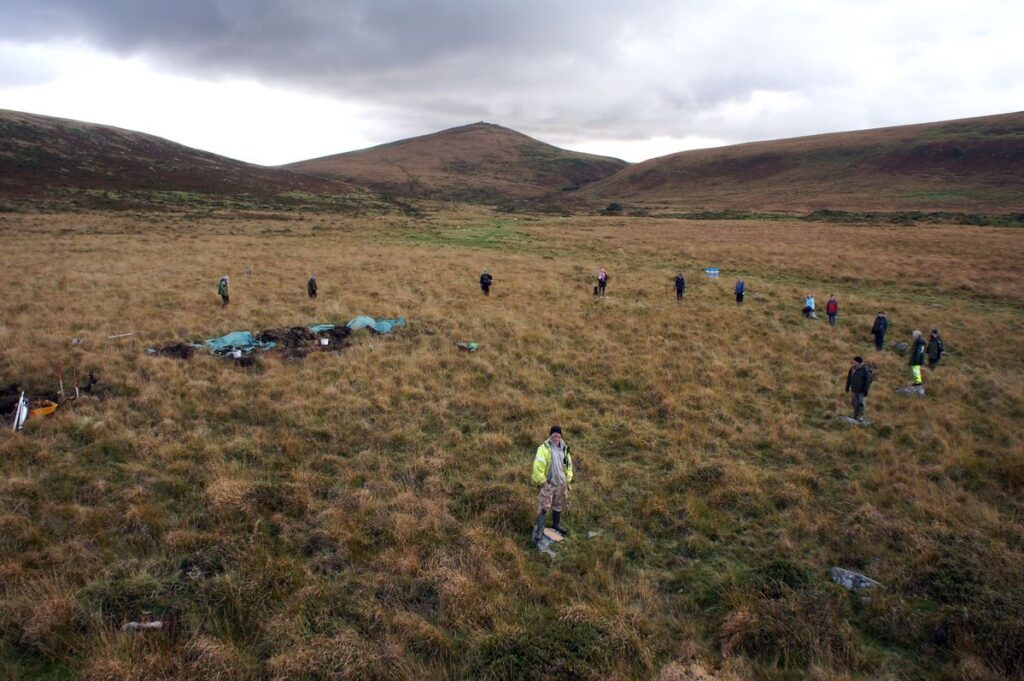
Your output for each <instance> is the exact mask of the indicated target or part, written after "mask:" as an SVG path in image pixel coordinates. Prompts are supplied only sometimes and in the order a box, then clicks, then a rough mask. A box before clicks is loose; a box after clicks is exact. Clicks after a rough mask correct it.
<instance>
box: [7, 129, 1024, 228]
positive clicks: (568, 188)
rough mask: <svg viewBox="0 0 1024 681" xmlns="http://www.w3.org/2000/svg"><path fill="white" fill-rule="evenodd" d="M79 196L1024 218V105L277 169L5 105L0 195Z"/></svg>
mask: <svg viewBox="0 0 1024 681" xmlns="http://www.w3.org/2000/svg"><path fill="white" fill-rule="evenodd" d="M71 191H79V192H85V193H90V192H91V193H97V192H101V193H102V192H106V193H107V194H108V196H107V199H106V200H107V201H108V202H113V203H116V202H117V201H118V198H117V196H116V194H117V192H140V191H153V192H195V193H198V194H202V195H207V196H210V195H212V196H240V195H244V196H247V197H277V199H280V198H281V197H294V196H303V197H309V196H313V197H352V196H357V195H358V196H359V197H361V198H360V199H359V201H362V202H364V203H361V204H360V205H366V203H365V202H366V201H370V202H373V201H375V199H373V198H368V197H376V196H380V195H383V196H384V197H387V198H388V199H389V200H390V201H392V202H398V203H400V202H401V201H403V200H406V199H409V200H418V199H434V200H444V201H461V202H470V203H479V204H487V205H502V206H518V207H520V208H523V209H527V210H529V209H544V210H551V209H556V210H564V211H586V212H592V211H597V210H600V209H602V208H604V207H606V206H608V205H609V204H616V208H619V207H621V209H622V210H624V211H625V212H635V213H644V212H647V213H654V214H666V213H672V212H677V213H687V212H695V211H696V212H700V211H762V212H765V211H778V212H785V213H805V212H812V211H821V210H835V211H949V212H960V213H970V212H976V213H986V214H1016V213H1024V113H1020V112H1018V113H1011V114H1001V115H996V116H984V117H980V118H969V119H962V120H955V121H946V122H940V123H924V124H920V125H907V126H900V127H891V128H879V129H875V130H862V131H857V132H844V133H831V134H826V135H814V136H811V137H798V138H793V139H784V140H775V141H767V142H753V143H749V144H739V145H735V146H729V147H720V148H716V149H702V150H696V151H684V152H680V153H677V154H671V155H668V156H662V157H660V158H655V159H651V160H649V161H644V162H643V163H638V164H629V163H626V162H625V161H622V160H620V159H616V158H610V157H606V156H595V155H592V154H583V153H579V152H574V151H568V150H565V149H560V148H558V147H555V146H552V145H550V144H545V143H544V142H540V141H538V140H535V139H533V138H531V137H528V136H526V135H524V134H522V133H519V132H516V131H515V130H510V129H508V128H504V127H502V126H500V125H494V124H491V123H484V122H481V123H473V124H471V125H465V126H462V127H457V128H451V129H449V130H443V131H440V132H436V133H432V134H429V135H423V136H420V137H413V138H410V139H404V140H399V141H396V142H391V143H388V144H382V145H380V146H376V147H371V148H369V149H363V150H359V151H351V152H347V153H342V154H335V155H332V156H324V157H322V158H317V159H311V160H306V161H299V162H296V163H290V164H287V165H285V166H280V167H266V166H259V165H253V164H249V163H243V162H241V161H236V160H233V159H229V158H226V157H223V156H218V155H216V154H211V153H208V152H205V151H200V150H197V149H191V148H189V147H186V146H183V145H180V144H176V143H174V142H171V141H168V140H165V139H162V138H159V137H154V136H152V135H146V134H143V133H139V132H132V131H129V130H123V129H121V128H114V127H109V126H103V125H95V124H91V123H82V122H79V121H72V120H66V119H61V118H51V117H47V116H38V115H34V114H27V113H19V112H14V111H2V110H0V198H11V197H22V198H26V197H27V198H28V199H38V198H42V197H52V196H55V195H66V194H67V193H69V192H71ZM345 200H349V199H345ZM332 201H333V199H332ZM320 205H321V206H322V205H324V204H323V203H321V204H320ZM377 205H380V204H379V202H378V204H377ZM404 209H408V206H405V207H404V208H403V210H404Z"/></svg>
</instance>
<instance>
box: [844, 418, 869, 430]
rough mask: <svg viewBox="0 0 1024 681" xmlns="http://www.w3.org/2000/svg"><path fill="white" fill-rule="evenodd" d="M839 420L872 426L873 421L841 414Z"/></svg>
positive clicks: (852, 424) (855, 424)
mask: <svg viewBox="0 0 1024 681" xmlns="http://www.w3.org/2000/svg"><path fill="white" fill-rule="evenodd" d="M839 420H840V421H842V422H843V423H849V424H850V425H851V426H862V427H863V426H870V425H871V421H868V420H867V419H855V418H853V417H852V416H840V417H839Z"/></svg>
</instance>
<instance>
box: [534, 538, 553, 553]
mask: <svg viewBox="0 0 1024 681" xmlns="http://www.w3.org/2000/svg"><path fill="white" fill-rule="evenodd" d="M554 543H555V542H553V541H551V540H550V539H548V538H547V537H541V538H540V541H539V542H537V550H538V551H540V552H541V553H543V554H544V555H546V556H551V557H552V558H554V556H555V552H554V551H553V550H551V545H552V544H554Z"/></svg>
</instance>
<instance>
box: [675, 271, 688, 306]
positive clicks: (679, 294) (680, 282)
mask: <svg viewBox="0 0 1024 681" xmlns="http://www.w3.org/2000/svg"><path fill="white" fill-rule="evenodd" d="M685 289H686V279H684V278H683V273H682V272H680V273H679V274H677V275H676V300H682V299H683V291H684V290H685Z"/></svg>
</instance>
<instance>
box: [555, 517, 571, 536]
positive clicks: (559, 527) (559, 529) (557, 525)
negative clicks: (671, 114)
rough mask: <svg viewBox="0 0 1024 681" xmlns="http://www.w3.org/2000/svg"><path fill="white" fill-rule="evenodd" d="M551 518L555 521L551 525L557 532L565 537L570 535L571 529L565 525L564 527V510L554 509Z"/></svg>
mask: <svg viewBox="0 0 1024 681" xmlns="http://www.w3.org/2000/svg"><path fill="white" fill-rule="evenodd" d="M551 519H552V521H553V523H552V525H551V527H552V529H554V531H555V532H557V533H558V534H560V535H562V536H563V537H565V536H568V534H569V530H567V529H565V528H564V527H562V512H561V511H552V512H551Z"/></svg>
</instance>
